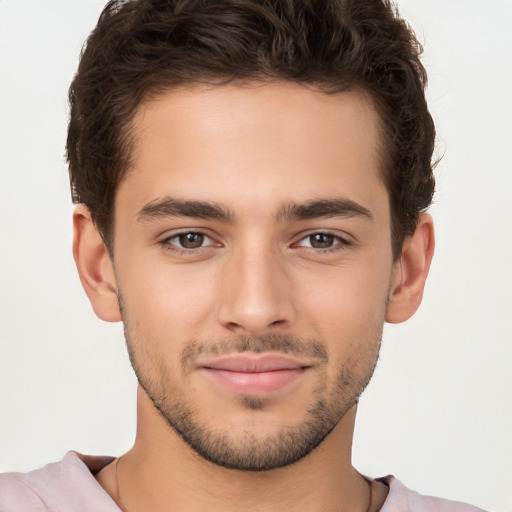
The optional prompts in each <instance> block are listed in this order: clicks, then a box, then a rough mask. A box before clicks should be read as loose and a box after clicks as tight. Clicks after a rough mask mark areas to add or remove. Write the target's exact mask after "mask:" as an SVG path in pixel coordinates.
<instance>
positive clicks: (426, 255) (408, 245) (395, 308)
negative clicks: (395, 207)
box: [386, 213, 435, 324]
mask: <svg viewBox="0 0 512 512" xmlns="http://www.w3.org/2000/svg"><path fill="white" fill-rule="evenodd" d="M434 245H435V243H434V223H433V221H432V217H431V216H430V215H429V214H428V213H422V214H421V215H420V219H419V222H418V225H417V227H416V230H415V231H414V233H413V234H412V235H411V236H409V237H408V238H406V239H405V241H404V244H403V246H402V254H401V256H400V259H399V260H398V261H397V262H396V263H395V268H394V269H393V276H392V280H391V289H390V295H389V301H388V306H387V309H386V322H389V323H392V324H395V323H400V322H405V320H408V319H409V318H410V317H411V316H412V315H413V314H414V313H415V312H416V310H417V309H418V307H419V305H420V304H421V299H422V298H423V289H424V288H425V281H426V279H427V275H428V271H429V268H430V263H431V261H432V256H433V255H434Z"/></svg>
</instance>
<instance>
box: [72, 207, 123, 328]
mask: <svg viewBox="0 0 512 512" xmlns="http://www.w3.org/2000/svg"><path fill="white" fill-rule="evenodd" d="M73 257H74V258H75V263H76V267H77V269H78V274H79V276H80V281H81V282H82V286H83V287H84V290H85V293H86V294H87V296H88V297H89V300H90V301H91V305H92V307H93V309H94V312H95V313H96V315H97V316H98V317H99V318H101V319H102V320H105V321H106V322H118V321H120V320H121V313H120V311H119V304H118V300H117V282H116V276H115V272H114V266H113V264H112V261H111V259H110V255H109V253H108V250H107V248H106V247H105V244H104V242H103V240H102V238H101V236H100V235H99V233H98V231H97V230H96V227H95V226H94V222H93V220H92V218H91V214H90V212H89V210H88V208H87V207H86V206H84V205H79V206H77V207H76V209H75V211H74V213H73Z"/></svg>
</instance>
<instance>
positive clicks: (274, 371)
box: [200, 354, 311, 397]
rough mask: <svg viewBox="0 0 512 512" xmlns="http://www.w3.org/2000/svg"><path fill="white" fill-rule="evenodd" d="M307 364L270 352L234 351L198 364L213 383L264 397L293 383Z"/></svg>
mask: <svg viewBox="0 0 512 512" xmlns="http://www.w3.org/2000/svg"><path fill="white" fill-rule="evenodd" d="M308 368H311V365H308V364H305V363H303V362H301V361H298V360H296V359H293V358H290V357H286V356H281V355H273V354H236V355H230V356H225V357H221V358H219V359H215V360H212V361H208V362H206V363H204V364H202V365H201V366H200V369H201V370H202V371H203V372H204V373H205V375H206V376H207V377H208V378H209V379H210V380H211V381H212V382H214V383H215V384H217V385H220V386H221V387H223V388H225V389H228V390H230V391H232V392H234V393H236V394H241V395H245V396H253V397H257V396H265V395H268V394H270V393H274V392H276V391H279V390H281V389H283V388H286V387H288V386H291V385H292V384H293V383H296V382H297V381H298V380H299V379H300V378H301V377H302V376H303V374H304V373H305V372H306V370H307V369H308Z"/></svg>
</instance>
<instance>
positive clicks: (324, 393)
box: [120, 301, 382, 471]
mask: <svg viewBox="0 0 512 512" xmlns="http://www.w3.org/2000/svg"><path fill="white" fill-rule="evenodd" d="M120 305H121V306H122V301H120ZM121 310H122V312H123V322H124V330H125V338H126V344H127V348H128V354H129V357H130V362H131V365H132V367H133V369H134V371H135V374H136V376H137V379H138V382H139V385H140V386H141V387H142V389H143V390H144V391H145V393H146V394H147V396H148V397H149V398H150V400H151V401H152V403H153V405H154V406H155V408H156V409H157V410H158V411H159V413H160V415H161V416H162V417H163V418H164V420H165V421H166V422H167V424H168V425H169V426H170V427H171V428H172V429H173V430H174V431H175V432H176V433H177V434H178V435H179V436H180V437H181V438H182V439H183V441H185V443H186V444H187V445H188V446H189V447H190V448H191V449H192V450H193V451H194V452H195V453H196V454H198V455H199V456H201V457H202V458H203V459H206V460H207V461H209V462H211V463H213V464H216V465H218V466H222V467H225V468H231V469H236V470H242V471H265V470H272V469H277V468H280V467H284V466H288V465H291V464H294V463H295V462H297V461H299V460H300V459H302V458H303V457H305V456H307V455H308V454H309V453H311V452H312V451H313V450H314V449H315V448H316V447H318V445H320V443H322V441H323V440H324V439H325V438H326V437H327V436H328V435H329V434H330V433H331V431H332V430H333V429H334V428H335V427H336V425H337V424H338V423H339V422H340V421H341V419H342V418H343V417H344V416H345V414H346V413H347V412H348V411H349V410H350V409H351V408H352V407H353V406H354V405H356V403H357V401H358V400H359V397H360V395H361V393H362V392H363V391H364V389H365V388H366V386H367V385H368V383H369V382H370V380H371V377H372V375H373V372H374V370H375V367H376V364H377V360H378V353H379V349H380V340H381V336H382V327H381V328H380V330H379V329H377V331H378V332H375V336H374V339H372V340H369V341H368V342H367V343H366V344H365V345H364V347H361V351H358V354H357V355H356V356H355V357H354V358H352V359H349V360H346V361H345V362H344V364H343V366H342V367H341V368H340V369H339V371H338V373H337V377H336V379H335V382H334V383H333V384H331V385H329V383H328V382H327V377H326V376H325V377H324V378H323V380H322V381H321V382H319V383H318V386H317V387H316V389H315V392H314V393H313V395H312V400H311V404H310V405H309V407H308V409H307V412H306V414H305V415H304V420H303V421H302V422H301V423H300V424H298V425H296V426H294V427H284V426H283V427H282V429H281V430H280V431H279V432H276V433H273V434H268V435H258V432H257V429H256V431H253V430H250V429H247V428H244V429H242V431H243V432H241V433H238V434H239V435H237V436H236V434H235V436H234V435H233V432H232V431H228V430H227V429H225V430H218V429H217V430H216V429H213V428H212V427H211V425H209V424H206V423H205V422H201V421H200V420H199V419H198V416H199V414H198V412H197V411H196V410H195V409H194V407H193V405H192V404H190V403H187V402H185V401H184V400H182V399H181V397H180V396H179V392H177V390H176V386H175V385H174V383H173V382H172V379H171V373H172V372H169V370H168V369H167V368H166V367H165V366H164V365H163V363H162V361H161V360H158V359H157V358H156V357H155V356H154V355H153V354H150V353H149V352H148V351H147V349H146V347H147V344H146V343H144V340H140V339H139V341H142V343H137V341H136V338H137V337H138V336H136V335H134V334H135V333H134V331H136V329H132V327H131V326H130V322H129V321H128V318H127V317H126V312H125V311H123V308H122V307H121ZM206 347H208V348H207V350H208V351H209V354H214V355H217V354H224V353H229V352H265V351H278V352H279V351H280V352H282V353H287V354H290V353H292V354H294V355H297V356H304V355H307V356H310V357H313V354H314V355H315V357H317V358H318V359H320V360H323V361H324V362H325V365H326V364H327V361H328V354H327V351H326V349H325V347H324V346H323V345H322V344H321V343H319V342H318V341H315V340H303V339H300V338H295V337H291V336H278V335H269V336H263V337H261V338H247V337H245V338H241V337H237V338H228V339H225V340H222V341H221V342H216V343H213V342H212V343H208V344H206V343H198V342H197V341H191V342H190V343H189V344H188V345H187V348H186V349H185V351H184V353H183V354H182V358H181V363H182V366H186V365H187V360H188V361H192V360H193V359H194V357H195V356H196V355H197V354H199V353H203V350H206ZM361 358H365V359H366V360H367V362H366V364H365V367H364V370H363V371H361V369H360V366H361V365H360V361H359V360H360V359H361ZM183 373H186V372H185V371H184V372H182V374H183ZM267 405H268V404H267V400H266V399H265V398H260V397H247V396H246V397H240V407H241V408H243V409H245V410H246V411H254V412H255V414H257V412H258V411H262V412H264V411H265V410H266V408H267Z"/></svg>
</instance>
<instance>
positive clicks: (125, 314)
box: [74, 82, 434, 512]
mask: <svg viewBox="0 0 512 512" xmlns="http://www.w3.org/2000/svg"><path fill="white" fill-rule="evenodd" d="M377 126H378V123H377V114H376V112H375V110H374V108H373V106H372V104H371V101H370V100H369V99H368V98H367V97H366V96H365V95H364V94H362V93H360V92H357V91H354V92H344V93H340V94H337V95H325V94H322V93H320V92H315V91H312V90H310V89H308V88H305V87H303V86H300V85H297V84H292V83H288V82H274V83H266V84H257V85H256V84H252V85H250V86H248V85H245V86H240V85H236V84H235V85H228V86H220V87H204V86H203V87H201V88H200V87H195V88H191V87H189V88H186V89H178V90H173V91H169V92H168V93H165V94H162V95H161V96H159V97H158V98H155V99H153V100H151V101H147V102H146V103H144V104H143V105H142V107H141V108H140V109H139V111H138V113H137V115H136V118H135V120H134V124H133V134H134V136H135V141H136V143H135V146H134V150H133V160H132V168H131V169H130V171H129V172H128V174H127V175H126V177H125V179H123V181H122V182H121V184H120V185H119V188H118V191H117V195H116V205H115V233H114V251H113V253H114V256H113V259H111V258H110V257H109V254H108V251H107V250H106V248H105V247H104V245H103V243H102V241H101V238H100V237H99V235H98V234H97V232H96V230H95V229H94V224H93V222H92V220H91V217H90V214H89V212H88V211H87V209H86V208H85V207H83V206H79V207H78V208H77V210H76V212H75V215H74V226H75V242H74V255H75V259H76V262H77V267H78V270H79V274H80V277H81V280H82V283H83V285H84V288H85V290H86V292H87V294H88V296H89V298H90V300H91V303H92V305H93V308H94V310H95V312H96V313H97V315H98V316H99V317H100V318H102V319H104V320H107V321H119V320H121V319H122V320H123V321H124V323H125V332H126V335H127V342H128V346H129V350H130V353H131V359H132V364H133V365H134V367H135V369H136V372H137V375H138V377H139V382H141V384H142V386H139V390H138V429H137V438H136V441H135V444H134V447H133V448H132V449H131V450H130V451H129V452H128V453H127V454H125V455H123V456H122V457H121V458H120V459H118V460H116V462H115V463H113V464H111V465H109V466H107V467H106V468H105V469H104V470H103V471H102V472H100V474H99V475H98V476H97V478H98V481H99V482H100V484H101V485H103V487H104V488H105V490H106V491H107V492H108V493H109V494H110V495H111V496H112V498H113V499H114V500H115V501H116V502H117V503H118V504H119V505H120V507H121V508H123V509H124V510H130V511H135V510H153V511H156V512H158V511H160V510H162V511H163V510H169V509H171V508H172V510H187V511H195V510H198V511H199V510H205V508H207V509H208V510H211V511H215V510H223V511H229V510H247V511H252V510H258V511H262V510H264V511H267V510H268V511H274V510H275V511H278V510H280V511H281V510H294V511H302V510H304V511H306V510H307V511H315V510H318V511H331V510H332V511H334V510H336V511H349V510H350V511H361V512H363V511H366V510H367V509H368V506H369V502H370V492H369V484H368V482H367V481H366V480H365V479H364V478H363V477H362V476H361V475H360V474H359V473H357V471H356V470H355V469H354V468H353V467H352V464H351V445H352V435H353V429H354V421H355V413H356V408H357V399H358V396H359V394H360V393H361V392H362V390H363V388H364V387H365V385H366V383H367V381H368V380H369V378H370V377H371V374H372V372H373V369H374V366H375V363H376V360H377V357H378V351H379V348H380V340H381V334H382V327H383V324H384V322H385V321H389V322H401V321H404V320H406V319H407V318H409V317H410V316H411V315H412V314H413V313H414V312H415V310H416V309H417V307H418V306H419V304H420V302H421V297H422V292H423V287H424V283H425V279H426V276H427V273H428V268H429V265H430V261H431V258H432V253H433V247H434V238H433V227H432V220H431V218H430V217H429V216H428V215H427V214H422V216H421V218H420V221H419V223H418V227H417V229H416V231H415V233H414V234H413V235H412V236H411V237H409V238H408V239H407V240H406V241H405V242H404V246H403V250H402V254H401V255H400V257H399V258H398V259H397V260H396V261H394V260H393V256H392V251H391V237H390V233H391V227H390V211H389V197H388V193H387V191H386V188H385V186H384V184H383V182H382V180H381V177H380V172H379V161H380V155H379V150H378V148H379V132H378V128H377ZM171 199H172V200H171ZM183 201H189V202H190V201H195V202H201V205H204V204H206V205H207V206H210V207H212V206H213V207H216V208H218V209H220V210H221V211H222V212H223V214H222V215H220V214H219V212H217V214H212V212H211V211H209V213H208V214H205V209H204V208H203V209H202V210H201V209H199V211H198V210H197V208H196V209H195V210H190V209H189V210H187V211H186V212H184V209H183ZM313 202H317V203H318V202H320V203H319V204H317V205H316V207H317V208H316V213H312V210H313V209H312V208H311V204H312V203H313ZM177 204H178V205H180V206H179V208H177V209H176V205H177ZM297 205H299V206H301V205H302V209H301V208H300V207H297ZM326 205H327V206H326ZM196 206H197V205H196ZM304 206H309V207H310V208H309V210H308V208H304ZM319 208H320V209H319ZM304 212H309V213H307V214H306V213H304ZM184 213H186V214H184ZM186 233H196V235H193V237H192V238H193V240H194V241H195V242H197V241H198V240H199V242H197V243H198V244H199V246H198V247H195V248H188V249H187V248H183V247H180V242H183V241H185V242H187V239H186V238H184V235H185V234H186ZM197 234H200V238H199V239H198V238H197V236H198V235H197ZM179 235H181V237H180V236H179ZM194 237H195V238H194ZM119 296H120V297H121V298H122V312H121V310H120V307H119V303H118V297H119ZM242 340H246V341H247V340H250V342H249V350H248V352H246V353H248V354H250V355H255V354H256V350H257V349H262V350H263V352H264V354H267V355H280V354H283V353H285V352H286V350H288V351H289V352H288V355H290V350H291V357H293V358H294V359H295V360H300V361H301V364H302V365H303V366H304V368H305V369H304V371H302V372H301V374H300V376H299V377H297V378H294V379H293V380H292V381H291V382H290V383H289V384H287V385H285V386H284V387H281V388H279V389H278V390H277V391H271V392H268V393H266V392H263V393H257V396H252V395H251V393H246V394H245V395H244V393H240V392H236V391H233V390H231V389H227V388H226V387H225V386H223V385H221V384H219V383H218V382H217V381H215V380H212V378H211V376H210V375H209V373H208V371H205V369H204V367H203V366H202V365H203V363H204V361H205V360H211V359H212V358H213V359H215V357H218V355H219V352H220V353H221V354H228V355H230V354H237V353H240V351H241V350H242V349H241V345H242ZM269 340H270V341H269ZM283 340H285V341H286V340H288V342H289V344H290V345H292V346H293V347H295V348H291V349H290V348H289V347H288V348H287V349H286V350H285V345H283V344H282V342H283ZM294 341H295V342H296V343H295V345H293V342H294ZM280 343H281V344H280ZM313 343H316V344H317V346H319V347H321V349H322V354H323V356H324V357H316V356H315V355H314V353H313V352H312V351H311V350H309V349H310V348H311V346H312V344H313ZM198 346H199V347H200V348H201V350H198V349H197V347H198ZM286 346H287V345H286ZM184 354H188V356H189V358H188V359H184ZM184 361H186V362H184ZM148 393H149V396H148ZM248 395H250V398H251V399H252V401H251V400H248V399H247V396H248ZM255 398H256V399H257V400H254V399H255ZM320 402H322V403H324V404H326V405H327V408H326V409H327V411H328V414H327V418H324V420H325V421H323V423H322V422H320V423H322V425H320V426H319V427H318V428H319V429H320V430H321V429H322V427H323V428H324V430H326V429H327V428H328V429H327V430H326V431H325V432H324V434H325V435H326V437H325V439H323V441H321V442H320V444H319V445H318V447H315V446H311V447H310V452H309V453H308V454H306V455H305V456H301V458H299V460H298V461H296V462H295V463H293V464H291V465H290V464H288V465H285V466H284V467H276V468H275V469H271V470H266V471H257V472H254V471H246V470H243V469H240V468H239V469H229V468H226V467H222V465H219V463H218V462H217V463H212V462H210V461H208V460H205V458H204V457H203V456H201V455H198V453H196V451H194V449H192V448H191V447H190V446H189V444H187V442H185V441H184V440H183V439H182V437H180V435H178V433H177V432H176V431H175V430H174V429H172V428H171V427H170V426H169V424H168V421H166V420H165V419H164V417H163V416H162V415H161V414H160V412H159V411H158V409H157V408H156V407H155V404H156V405H157V406H158V407H159V408H160V409H161V410H162V412H163V413H164V416H172V415H173V414H175V412H176V410H179V411H187V412H188V413H189V416H190V417H191V418H192V420H193V422H194V425H195V426H199V427H200V428H202V429H203V430H204V432H208V433H209V435H210V437H212V438H214V439H217V438H219V437H220V436H222V439H224V440H225V441H226V443H227V445H229V447H230V449H231V459H229V460H234V458H235V456H237V455H240V454H243V453H244V451H245V452H248V451H251V453H256V454H258V453H259V454H260V455H261V456H263V455H265V454H266V453H267V452H268V451H269V449H270V448H269V446H270V445H272V443H271V442H270V441H273V440H275V439H278V437H279V434H281V433H283V432H284V433H290V434H292V435H297V433H299V432H302V431H303V430H304V428H305V427H304V426H305V424H306V423H308V422H311V421H312V420H314V418H315V417H316V416H315V413H312V412H311V410H312V409H314V407H315V405H317V404H318V403H320ZM331 429H332V431H331ZM248 443H249V445H250V449H248V448H247V446H248ZM278 455H279V453H278ZM279 456H281V455H279ZM386 492H387V490H386V488H384V486H383V485H382V484H378V483H375V482H374V483H373V498H372V506H371V509H372V510H378V508H380V506H381V505H382V502H383V501H384V499H385V496H386Z"/></svg>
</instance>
